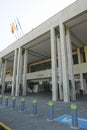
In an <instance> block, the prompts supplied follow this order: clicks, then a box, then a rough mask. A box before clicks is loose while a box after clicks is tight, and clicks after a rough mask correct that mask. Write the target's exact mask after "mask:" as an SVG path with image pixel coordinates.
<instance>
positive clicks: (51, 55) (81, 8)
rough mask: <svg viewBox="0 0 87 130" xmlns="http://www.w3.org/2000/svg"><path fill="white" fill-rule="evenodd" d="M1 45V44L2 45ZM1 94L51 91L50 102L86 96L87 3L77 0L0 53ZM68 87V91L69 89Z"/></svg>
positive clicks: (85, 0) (86, 1) (86, 0)
mask: <svg viewBox="0 0 87 130" xmlns="http://www.w3.org/2000/svg"><path fill="white" fill-rule="evenodd" d="M1 44H3V43H1ZM0 79H1V86H2V89H1V92H2V93H4V90H5V87H6V84H8V83H9V82H10V83H11V84H12V89H11V95H12V96H14V95H15V96H19V95H20V91H21V90H22V95H23V96H25V95H26V94H27V93H28V92H29V91H30V90H32V91H33V92H34V91H37V92H40V91H44V90H45V91H46V90H50V91H51V92H52V100H53V101H56V100H58V98H59V99H60V100H62V99H63V100H64V102H69V101H70V99H71V100H76V93H78V92H79V91H80V90H82V92H83V94H87V0H77V1H76V2H74V3H73V4H71V5H70V6H68V7H67V8H65V9H64V10H62V11H60V12H59V13H57V14H56V15H54V16H53V17H51V18H50V19H48V20H47V21H45V22H44V23H42V24H40V25H39V26H38V27H36V28H35V29H33V30H31V31H30V32H29V33H27V34H26V35H24V36H23V37H21V38H20V39H18V40H17V41H16V42H14V43H12V44H11V45H10V46H8V47H7V48H6V49H5V50H3V51H2V52H0ZM70 86H71V88H70Z"/></svg>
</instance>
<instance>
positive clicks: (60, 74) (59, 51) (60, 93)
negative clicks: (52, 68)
mask: <svg viewBox="0 0 87 130" xmlns="http://www.w3.org/2000/svg"><path fill="white" fill-rule="evenodd" d="M57 51H58V70H59V95H60V100H62V99H63V90H62V82H63V80H62V62H61V46H60V39H59V38H58V37H57Z"/></svg>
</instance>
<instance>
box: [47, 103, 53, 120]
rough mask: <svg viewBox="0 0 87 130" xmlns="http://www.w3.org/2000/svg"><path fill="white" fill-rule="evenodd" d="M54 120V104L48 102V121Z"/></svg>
mask: <svg viewBox="0 0 87 130" xmlns="http://www.w3.org/2000/svg"><path fill="white" fill-rule="evenodd" d="M53 119H54V102H52V101H49V102H48V120H49V121H52V120H53Z"/></svg>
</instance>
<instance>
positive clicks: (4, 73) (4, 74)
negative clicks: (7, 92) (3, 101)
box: [2, 59, 7, 93]
mask: <svg viewBox="0 0 87 130" xmlns="http://www.w3.org/2000/svg"><path fill="white" fill-rule="evenodd" d="M6 64H7V60H6V59H5V60H4V62H3V71H2V73H3V74H2V93H4V89H5V76H6Z"/></svg>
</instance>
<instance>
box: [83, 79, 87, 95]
mask: <svg viewBox="0 0 87 130" xmlns="http://www.w3.org/2000/svg"><path fill="white" fill-rule="evenodd" d="M83 82H84V94H87V84H86V79H83Z"/></svg>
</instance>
